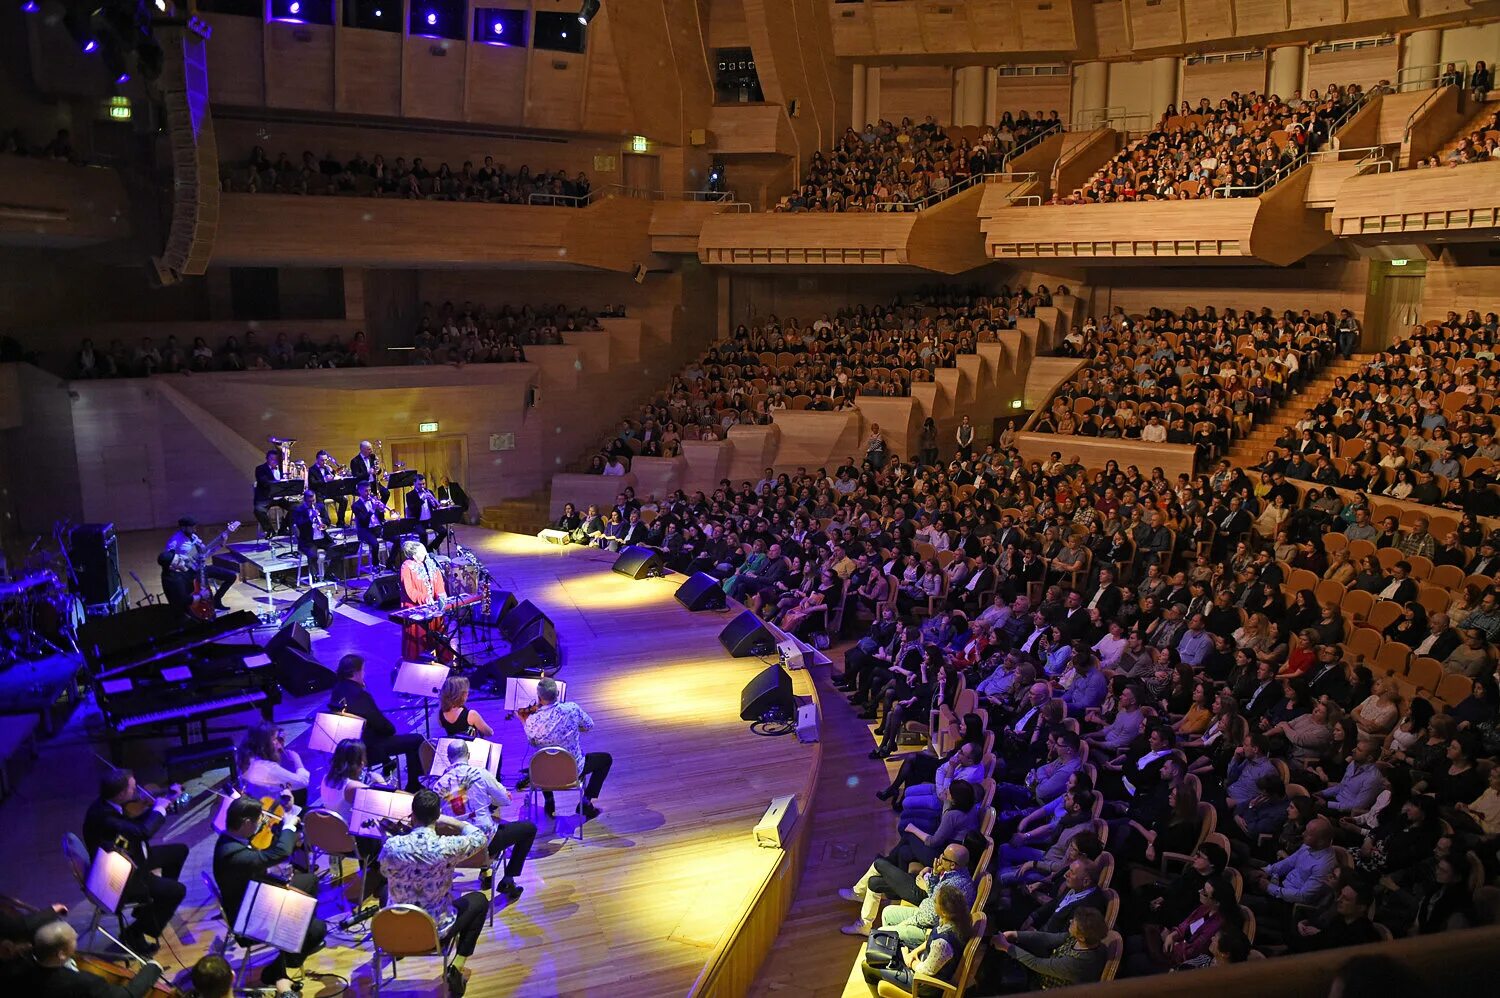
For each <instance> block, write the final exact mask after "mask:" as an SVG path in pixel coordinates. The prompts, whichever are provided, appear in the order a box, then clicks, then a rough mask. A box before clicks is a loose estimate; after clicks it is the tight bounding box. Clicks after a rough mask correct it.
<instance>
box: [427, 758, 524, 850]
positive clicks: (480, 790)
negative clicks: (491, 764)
mask: <svg viewBox="0 0 1500 998" xmlns="http://www.w3.org/2000/svg"><path fill="white" fill-rule="evenodd" d="M432 789H433V790H434V791H436V793H437V795H438V796H439V797H441V798H443V807H444V808H445V809H446V810H447V812H448V813H449V814H451V815H453V817H455V818H458V819H460V820H462V821H472V822H473V823H474V824H476V825H478V826H479V827H480V828H483V829H484V830H485V831H486V832H488V833H491V834H493V833H494V831H495V816H494V815H493V814H492V813H491V812H490V808H491V807H495V808H498V807H500V806H502V805H504V804H509V803H510V792H509V791H508V790H506V789H505V786H504V785H503V784H502V783H501V782H500V781H499V780H497V779H495V774H493V773H491V772H490V771H489V770H487V769H481V768H479V767H478V766H475V765H474V764H472V763H467V762H465V763H461V764H459V765H457V766H452V767H450V768H449V769H448V771H447V772H446V773H444V774H443V775H442V776H440V777H438V779H437V782H436V783H434V784H433V785H432Z"/></svg>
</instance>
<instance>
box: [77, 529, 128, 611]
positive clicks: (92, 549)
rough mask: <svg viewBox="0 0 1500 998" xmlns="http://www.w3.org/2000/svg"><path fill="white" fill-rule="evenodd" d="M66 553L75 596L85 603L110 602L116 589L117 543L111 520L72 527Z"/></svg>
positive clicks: (117, 589) (95, 604)
mask: <svg viewBox="0 0 1500 998" xmlns="http://www.w3.org/2000/svg"><path fill="white" fill-rule="evenodd" d="M68 556H69V558H70V560H71V561H72V562H73V571H74V572H75V573H76V574H77V575H78V595H79V596H80V597H81V598H82V599H83V602H84V605H85V606H99V605H101V604H105V603H112V602H114V600H115V597H116V596H117V595H118V594H119V592H120V545H119V542H118V541H117V540H116V539H115V525H114V524H113V523H84V524H80V525H79V526H77V527H74V528H73V535H72V540H71V542H70V544H69V552H68Z"/></svg>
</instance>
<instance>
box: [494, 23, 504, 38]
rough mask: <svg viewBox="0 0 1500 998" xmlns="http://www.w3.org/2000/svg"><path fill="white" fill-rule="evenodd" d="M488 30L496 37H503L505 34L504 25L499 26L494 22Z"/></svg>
mask: <svg viewBox="0 0 1500 998" xmlns="http://www.w3.org/2000/svg"><path fill="white" fill-rule="evenodd" d="M490 30H491V31H493V32H494V33H495V34H497V35H503V34H505V25H503V24H501V23H500V22H499V21H496V22H495V23H494V24H492V25H491V26H490Z"/></svg>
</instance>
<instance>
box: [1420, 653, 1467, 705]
mask: <svg viewBox="0 0 1500 998" xmlns="http://www.w3.org/2000/svg"><path fill="white" fill-rule="evenodd" d="M1427 661H1429V662H1430V661H1432V659H1427ZM1438 668H1439V669H1441V668H1442V666H1441V665H1439V666H1438ZM1473 690H1474V680H1472V679H1470V678H1469V677H1468V676H1465V675H1463V674H1462V673H1458V672H1450V673H1445V674H1444V675H1443V678H1441V679H1439V680H1438V683H1437V689H1435V690H1432V693H1433V695H1434V696H1435V697H1437V698H1438V699H1439V700H1440V701H1442V702H1443V703H1444V704H1446V705H1447V706H1449V707H1457V706H1458V705H1459V703H1461V702H1462V701H1463V700H1464V698H1466V697H1467V696H1468V695H1469V694H1470V693H1471V692H1473Z"/></svg>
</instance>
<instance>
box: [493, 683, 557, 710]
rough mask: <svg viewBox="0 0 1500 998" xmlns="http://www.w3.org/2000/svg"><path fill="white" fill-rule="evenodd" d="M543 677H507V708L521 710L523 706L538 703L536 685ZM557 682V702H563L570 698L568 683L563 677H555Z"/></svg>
mask: <svg viewBox="0 0 1500 998" xmlns="http://www.w3.org/2000/svg"><path fill="white" fill-rule="evenodd" d="M540 682H541V679H539V678H538V679H517V678H512V679H507V680H506V681H505V709H506V710H519V709H521V708H522V707H530V706H531V705H532V704H534V703H536V687H537V684H538V683H540ZM553 682H555V683H556V684H557V702H558V703H562V702H563V701H564V700H566V699H568V684H567V683H566V682H564V681H563V680H561V679H554V680H553Z"/></svg>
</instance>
